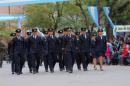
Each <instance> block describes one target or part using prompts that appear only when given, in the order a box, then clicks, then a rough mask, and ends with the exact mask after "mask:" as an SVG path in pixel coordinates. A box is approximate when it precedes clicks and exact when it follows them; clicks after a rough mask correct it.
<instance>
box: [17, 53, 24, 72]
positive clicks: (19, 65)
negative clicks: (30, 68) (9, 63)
mask: <svg viewBox="0 0 130 86" xmlns="http://www.w3.org/2000/svg"><path fill="white" fill-rule="evenodd" d="M14 59H15V68H16V73H21V72H22V68H23V66H24V62H25V59H24V54H23V53H21V52H19V53H15V54H14Z"/></svg>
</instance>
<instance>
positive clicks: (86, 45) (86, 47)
mask: <svg viewBox="0 0 130 86" xmlns="http://www.w3.org/2000/svg"><path fill="white" fill-rule="evenodd" d="M90 44H91V39H90V36H89V35H88V34H87V33H86V28H81V35H80V52H81V58H82V63H83V69H84V71H87V67H88V64H89V57H90Z"/></svg>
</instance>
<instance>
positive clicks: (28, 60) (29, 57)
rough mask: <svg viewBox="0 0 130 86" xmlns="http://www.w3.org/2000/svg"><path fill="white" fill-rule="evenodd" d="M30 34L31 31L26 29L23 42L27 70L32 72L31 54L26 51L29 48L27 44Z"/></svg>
mask: <svg viewBox="0 0 130 86" xmlns="http://www.w3.org/2000/svg"><path fill="white" fill-rule="evenodd" d="M30 36H31V32H30V31H27V32H26V37H25V43H26V57H27V58H26V59H27V62H28V68H29V72H30V73H32V69H33V68H32V64H31V55H30V53H29V51H28V48H29V45H28V39H29V37H30Z"/></svg>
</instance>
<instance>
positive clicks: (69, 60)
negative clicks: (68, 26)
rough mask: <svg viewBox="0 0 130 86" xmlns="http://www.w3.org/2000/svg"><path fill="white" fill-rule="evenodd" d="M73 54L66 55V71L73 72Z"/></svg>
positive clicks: (67, 53)
mask: <svg viewBox="0 0 130 86" xmlns="http://www.w3.org/2000/svg"><path fill="white" fill-rule="evenodd" d="M72 60H73V58H72V54H71V52H66V53H64V63H65V67H66V70H69V71H72V70H73V62H72Z"/></svg>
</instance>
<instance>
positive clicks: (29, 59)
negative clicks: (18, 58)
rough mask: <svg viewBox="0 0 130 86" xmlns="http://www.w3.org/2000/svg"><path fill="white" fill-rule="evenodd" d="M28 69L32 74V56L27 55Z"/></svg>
mask: <svg viewBox="0 0 130 86" xmlns="http://www.w3.org/2000/svg"><path fill="white" fill-rule="evenodd" d="M27 62H28V68H29V70H30V72H31V71H32V63H31V55H29V54H28V55H27Z"/></svg>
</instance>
